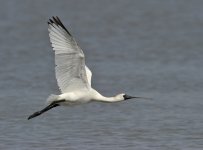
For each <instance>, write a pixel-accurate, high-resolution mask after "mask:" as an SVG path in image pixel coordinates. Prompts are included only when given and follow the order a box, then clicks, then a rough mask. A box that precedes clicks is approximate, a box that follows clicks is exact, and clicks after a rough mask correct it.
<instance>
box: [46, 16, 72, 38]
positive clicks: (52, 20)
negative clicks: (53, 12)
mask: <svg viewBox="0 0 203 150" xmlns="http://www.w3.org/2000/svg"><path fill="white" fill-rule="evenodd" d="M48 24H51V25H52V24H55V25H57V26H60V27H61V28H63V29H64V30H65V31H66V32H67V33H68V35H70V36H72V35H71V34H70V32H69V31H68V30H67V29H66V27H65V26H64V25H63V23H62V22H61V20H60V19H59V17H58V16H56V17H54V16H52V19H49V21H48Z"/></svg>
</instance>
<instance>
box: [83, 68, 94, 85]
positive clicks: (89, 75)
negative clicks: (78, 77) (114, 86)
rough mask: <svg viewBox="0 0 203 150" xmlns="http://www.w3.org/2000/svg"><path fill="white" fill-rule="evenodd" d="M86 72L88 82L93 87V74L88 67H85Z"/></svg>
mask: <svg viewBox="0 0 203 150" xmlns="http://www.w3.org/2000/svg"><path fill="white" fill-rule="evenodd" d="M85 71H86V75H87V81H88V83H89V85H90V86H91V79H92V72H91V70H90V69H89V68H88V67H87V66H85Z"/></svg>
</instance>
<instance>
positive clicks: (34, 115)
mask: <svg viewBox="0 0 203 150" xmlns="http://www.w3.org/2000/svg"><path fill="white" fill-rule="evenodd" d="M64 101H65V100H61V101H56V102H53V103H51V104H50V105H48V106H47V107H45V108H44V109H42V110H40V111H37V112H35V113H33V114H32V115H30V116H29V117H28V118H27V119H28V120H30V119H32V118H35V117H37V116H39V115H41V114H43V113H44V112H46V111H48V110H50V109H52V108H54V107H57V106H60V105H59V103H60V102H64Z"/></svg>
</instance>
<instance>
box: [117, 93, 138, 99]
mask: <svg viewBox="0 0 203 150" xmlns="http://www.w3.org/2000/svg"><path fill="white" fill-rule="evenodd" d="M116 97H117V98H118V99H120V100H128V99H132V98H138V97H134V96H129V95H127V94H125V93H121V94H118V95H116Z"/></svg>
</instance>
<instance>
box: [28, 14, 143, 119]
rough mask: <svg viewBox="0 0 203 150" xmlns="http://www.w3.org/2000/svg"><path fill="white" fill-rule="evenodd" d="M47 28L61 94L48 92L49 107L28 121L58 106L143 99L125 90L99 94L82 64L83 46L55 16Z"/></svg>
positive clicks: (36, 113) (87, 69) (89, 72)
mask: <svg viewBox="0 0 203 150" xmlns="http://www.w3.org/2000/svg"><path fill="white" fill-rule="evenodd" d="M48 31H49V37H50V41H51V45H52V47H53V50H54V52H55V65H56V66H55V73H56V79H57V83H58V86H59V89H60V91H61V94H60V95H54V94H51V95H50V96H49V97H48V98H47V105H48V106H46V107H45V108H44V109H42V110H40V111H37V112H35V113H33V114H32V115H30V116H29V117H28V120H29V119H32V118H34V117H37V116H39V115H41V114H42V113H44V112H46V111H48V110H50V109H52V108H54V107H57V106H70V105H76V104H83V103H88V102H91V101H97V102H109V103H112V102H120V101H125V100H128V99H132V98H143V97H135V96H129V95H127V94H124V93H121V94H118V95H116V96H113V97H105V96H103V95H101V94H100V93H99V92H97V91H96V90H95V89H93V88H92V87H91V77H92V72H91V71H90V69H89V68H88V67H87V66H86V65H85V55H84V53H83V51H82V49H81V48H80V47H79V46H78V44H77V43H76V41H75V39H74V38H73V36H72V35H71V34H70V32H69V31H68V30H67V28H66V27H65V26H64V25H63V23H62V22H61V20H60V19H59V18H58V17H57V16H56V17H52V19H49V21H48Z"/></svg>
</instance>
